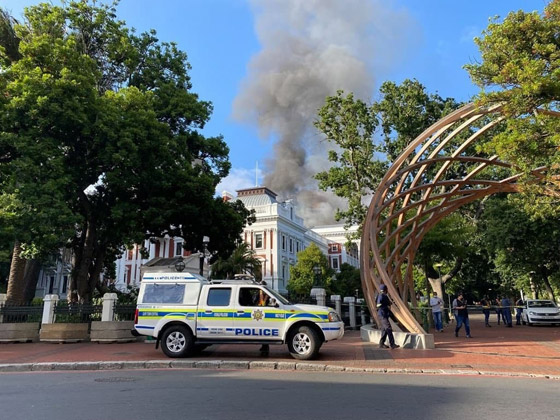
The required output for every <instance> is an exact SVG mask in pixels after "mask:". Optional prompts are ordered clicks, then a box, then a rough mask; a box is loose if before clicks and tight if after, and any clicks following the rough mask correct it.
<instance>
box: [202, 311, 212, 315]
mask: <svg viewBox="0 0 560 420" xmlns="http://www.w3.org/2000/svg"><path fill="white" fill-rule="evenodd" d="M204 313H205V314H211V313H212V311H204Z"/></svg>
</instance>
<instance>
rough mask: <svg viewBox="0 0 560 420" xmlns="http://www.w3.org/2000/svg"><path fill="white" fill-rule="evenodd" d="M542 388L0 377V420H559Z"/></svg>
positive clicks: (502, 383) (119, 374) (383, 381)
mask: <svg viewBox="0 0 560 420" xmlns="http://www.w3.org/2000/svg"><path fill="white" fill-rule="evenodd" d="M559 396H560V382H558V381H553V380H545V379H521V378H505V377H504V378H497V377H473V376H442V375H437V376H435V375H434V376H429V375H389V374H383V375H375V374H358V373H342V372H341V373H328V372H321V373H314V372H294V371H286V372H278V371H247V370H243V371H217V370H173V371H169V370H150V371H122V370H121V371H107V372H102V371H96V372H68V373H66V372H48V373H47V372H38V373H13V374H1V375H0V418H1V419H9V420H30V419H42V420H113V419H115V420H116V419H119V420H120V419H134V420H155V419H193V420H195V419H196V420H205V419H220V420H237V419H239V420H241V419H242V420H251V419H255V420H262V419H305V420H307V419H321V420H327V419H336V420H339V419H352V420H357V419H384V420H386V419H412V420H422V419H427V420H438V419H446V420H449V419H453V420H466V419H469V420H473V419H508V420H514V419H523V420H527V419H531V420H544V419H558V418H559V417H560V404H559V402H558V401H559Z"/></svg>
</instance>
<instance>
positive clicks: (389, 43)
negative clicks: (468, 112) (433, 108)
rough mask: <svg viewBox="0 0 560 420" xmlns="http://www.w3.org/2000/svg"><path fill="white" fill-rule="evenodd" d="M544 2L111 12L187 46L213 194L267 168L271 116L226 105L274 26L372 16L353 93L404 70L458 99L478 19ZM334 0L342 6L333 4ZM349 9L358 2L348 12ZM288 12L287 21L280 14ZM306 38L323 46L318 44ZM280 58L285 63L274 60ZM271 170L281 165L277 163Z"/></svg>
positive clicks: (242, 86)
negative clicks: (220, 174) (212, 161)
mask: <svg viewBox="0 0 560 420" xmlns="http://www.w3.org/2000/svg"><path fill="white" fill-rule="evenodd" d="M35 3H38V1H26V0H2V6H3V7H5V8H7V9H8V10H10V11H11V12H12V13H13V14H14V15H15V16H19V15H21V12H22V9H23V7H24V6H27V5H31V4H35ZM55 3H56V1H55ZM311 4H312V5H314V7H316V9H317V10H319V9H323V10H322V12H324V13H326V14H324V15H323V17H322V19H323V20H322V21H321V20H320V19H319V20H317V21H314V20H312V18H310V19H309V22H312V23H313V25H315V26H314V27H313V31H311V30H307V29H301V28H300V29H299V30H296V31H292V29H291V28H290V25H291V24H292V23H293V22H296V23H298V20H297V19H294V14H297V12H298V11H303V12H307V13H313V8H310V7H309V5H311ZM546 4H547V2H546V1H544V0H484V1H482V0H469V1H453V0H265V1H263V0H254V1H252V0H159V1H154V0H122V1H121V3H120V5H119V6H118V12H119V18H121V19H123V20H125V21H126V22H127V24H128V25H129V26H133V27H135V28H136V29H137V30H138V31H145V30H148V29H150V28H153V29H155V30H156V31H157V33H158V35H159V37H160V39H161V40H164V41H175V42H177V43H178V45H179V47H180V48H181V49H182V50H184V51H186V52H187V54H188V56H189V61H190V63H191V65H192V71H191V76H192V82H193V91H194V92H197V93H198V94H199V95H200V97H201V98H202V99H204V100H209V101H211V102H213V104H214V114H213V116H212V119H211V121H210V123H209V124H208V125H207V127H206V128H205V133H206V134H207V135H217V134H222V135H223V136H224V138H225V140H226V142H227V143H228V145H229V147H230V160H231V162H232V165H233V170H232V173H231V175H230V177H228V179H227V180H225V181H224V183H223V184H222V185H220V186H219V188H218V190H219V191H218V193H219V192H221V190H222V189H227V190H229V191H234V190H235V189H238V188H243V187H245V188H246V187H251V186H253V185H254V184H255V165H256V163H257V162H258V166H259V169H260V172H259V174H260V175H259V182H260V183H262V182H263V178H264V176H265V175H266V173H263V169H265V168H269V169H271V165H272V163H271V162H274V161H275V160H276V158H275V157H274V153H278V150H279V149H278V150H276V152H275V150H274V147H273V145H274V144H275V143H276V142H277V141H278V138H279V137H281V135H280V134H278V133H277V132H275V129H276V127H278V124H277V123H276V122H267V123H264V125H262V124H261V125H259V123H258V121H260V120H259V118H256V117H255V116H254V113H255V112H256V113H259V112H260V111H259V109H258V108H256V110H255V109H252V110H248V111H247V112H246V115H244V116H243V115H242V116H241V117H240V116H239V115H238V114H239V113H241V114H243V111H241V112H237V113H234V112H233V106H234V105H233V104H234V102H235V101H236V98H238V100H239V98H240V96H243V92H245V93H246V94H247V95H249V93H247V86H248V85H249V86H250V85H251V83H252V82H253V81H252V78H253V76H254V75H255V73H254V72H252V71H251V70H250V68H251V67H250V66H251V64H250V63H251V62H252V60H255V58H257V59H258V57H259V54H262V53H263V49H266V48H267V43H268V47H271V46H274V40H273V39H272V35H271V34H275V33H276V32H274V31H284V34H286V33H289V34H295V35H296V36H299V37H300V38H301V37H305V36H307V35H310V36H316V35H317V33H321V31H324V34H326V37H327V38H328V37H329V33H330V32H331V31H332V32H333V33H336V30H337V29H338V30H340V27H337V26H336V24H335V23H333V25H332V27H331V26H330V21H329V20H328V16H331V18H332V17H333V16H334V17H337V16H336V14H338V15H341V14H345V13H346V10H347V9H348V13H349V14H352V13H353V16H352V17H351V18H350V17H349V22H350V23H352V22H351V20H350V19H360V18H361V17H363V16H366V15H367V16H371V22H372V25H374V26H375V25H377V26H376V28H375V30H374V31H370V30H369V29H368V28H367V25H368V24H369V23H368V21H367V19H365V18H364V19H362V21H360V22H358V23H356V28H357V27H358V26H359V25H362V27H361V28H362V29H361V30H362V31H363V33H364V34H366V36H371V37H372V40H371V41H372V42H371V43H369V44H368V43H367V42H365V41H364V42H362V41H363V40H361V39H356V38H359V37H360V36H361V34H360V32H356V34H357V35H358V36H357V37H354V38H352V37H350V36H349V37H348V39H347V40H348V42H350V43H352V42H354V43H355V44H356V45H354V47H355V48H354V47H352V48H353V49H352V51H353V52H354V53H356V52H361V53H365V55H367V56H368V57H367V58H366V59H365V61H364V62H365V68H366V70H367V72H368V74H367V75H365V76H364V78H365V79H367V80H365V81H364V82H363V83H358V84H356V85H355V86H358V87H361V88H362V89H361V92H360V93H359V95H358V96H361V97H363V98H364V99H368V100H371V99H375V98H376V93H375V92H376V89H377V88H378V87H379V85H380V84H381V83H382V82H383V81H385V80H392V81H395V82H401V81H402V80H404V79H405V78H416V79H418V80H419V81H420V82H421V83H422V84H424V85H425V86H426V87H427V90H428V92H436V91H437V92H438V93H439V94H440V95H441V96H443V97H448V96H451V97H455V98H456V99H458V100H462V101H467V100H468V99H469V98H470V97H471V96H472V95H473V94H475V93H476V92H477V88H476V87H475V86H473V85H472V84H471V82H470V80H469V78H468V75H467V73H466V72H465V71H464V70H463V69H462V66H463V65H464V64H465V63H468V62H472V61H474V60H476V59H477V58H478V51H477V48H476V46H475V45H474V42H473V40H472V39H473V37H474V36H477V35H479V34H480V33H481V31H482V30H483V29H484V28H485V27H486V26H487V24H488V19H489V17H491V16H495V15H500V16H505V15H506V14H507V13H508V12H509V11H512V10H518V9H523V10H529V11H531V10H538V11H542V10H543V8H544V6H545V5H546ZM286 5H287V6H286ZM329 5H332V6H333V13H335V15H333V14H331V15H328V13H327V12H328V10H326V9H328V8H329V7H330V6H329ZM341 5H344V6H343V7H342V8H341V7H340V6H341ZM364 5H365V6H367V7H368V8H369V9H368V10H369V11H368V12H367V13H366V12H364V13H362V12H361V11H360V10H359V8H360V7H364ZM354 6H355V7H354ZM353 7H354V9H356V8H357V10H352V8H353ZM287 9H289V10H287ZM305 9H307V10H305ZM325 10H326V11H325ZM303 12H302V13H303ZM267 13H268V14H269V18H268V20H267ZM368 13H370V14H371V15H368ZM270 16H273V17H274V19H270ZM259 18H260V20H259ZM284 18H285V19H286V20H285V21H283V19H284ZM289 19H293V21H292V20H290V22H288V20H289ZM300 23H301V22H300ZM343 23H345V24H346V23H348V22H343ZM257 24H258V25H259V28H257V27H256V25H257ZM267 25H268V27H267ZM321 25H322V26H321ZM348 27H353V26H351V25H350V26H347V27H346V28H348ZM267 31H268V32H267ZM298 31H299V32H298ZM346 32H348V30H347V31H346ZM331 35H332V34H331ZM342 38H345V37H342ZM373 38H375V39H373ZM333 39H335V38H333ZM300 41H301V40H300ZM341 42H342V43H343V42H346V39H345V40H343V41H341ZM335 43H336V42H335ZM358 44H359V45H358ZM311 45H312V46H313V45H322V47H325V45H323V44H321V42H318V43H313V44H311ZM275 47H276V48H278V45H275ZM280 47H281V46H280ZM263 57H264V58H263ZM265 59H266V56H262V57H261V69H262V67H263V65H262V61H263V60H265ZM280 64H281V65H282V64H283V65H285V64H286V63H285V62H283V63H282V62H281V60H280ZM274 65H275V62H271V63H270V64H269V65H268V68H267V70H266V71H268V72H274V71H275V69H274ZM327 80H337V79H336V78H334V79H332V78H331V79H327ZM334 84H335V83H334V82H333V83H332V86H329V88H332V90H333V91H334V90H336V89H338V88H339V87H342V88H347V86H334ZM350 86H352V85H351V84H350ZM262 88H263V86H262V85H261V86H260V87H259V86H256V87H255V89H256V90H253V91H252V93H253V94H257V95H259V94H261V93H262ZM259 89H261V90H259ZM287 91H288V92H289V90H287ZM247 95H245V98H244V101H240V102H239V103H238V105H237V106H238V107H240V108H243V107H244V106H246V105H247V103H248V102H247V101H248V100H249V103H251V99H250V95H249V96H247ZM248 97H249V99H248ZM255 100H256V99H255ZM296 105H297V104H296ZM290 106H291V107H293V105H290ZM315 109H316V108H315ZM261 110H262V109H261ZM269 111H270V109H268V108H267V112H269ZM273 113H274V112H272V114H273ZM234 114H237V115H235V116H234ZM251 115H252V116H251ZM271 118H274V115H272V117H271ZM241 119H243V120H244V121H241ZM257 120H258V121H257ZM261 123H262V121H261ZM307 123H309V121H307ZM308 125H311V124H310V123H309V124H308ZM259 134H260V137H259ZM302 136H303V137H306V136H307V137H311V138H314V136H316V134H313V129H312V128H309V127H308V129H306V131H304V134H302ZM311 143H312V141H308V142H307V143H306V144H305V146H304V147H305V148H313V147H317V145H316V144H315V145H312V144H311ZM313 156H315V155H314V154H313V152H309V151H308V153H307V154H306V159H312V158H313ZM317 156H318V155H317ZM267 160H268V163H267ZM275 170H277V171H281V168H280V169H279V168H278V167H277V168H276V169H275ZM284 170H285V169H284ZM278 185H280V184H278ZM279 188H280V187H279ZM294 194H295V193H294Z"/></svg>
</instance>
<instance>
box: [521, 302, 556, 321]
mask: <svg viewBox="0 0 560 420" xmlns="http://www.w3.org/2000/svg"><path fill="white" fill-rule="evenodd" d="M521 322H522V323H523V325H525V324H528V325H533V324H556V325H560V310H559V309H558V306H556V304H555V303H554V302H553V301H551V300H544V299H532V300H527V301H526V302H525V304H524V307H523V312H522V314H521Z"/></svg>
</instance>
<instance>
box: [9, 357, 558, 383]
mask: <svg viewBox="0 0 560 420" xmlns="http://www.w3.org/2000/svg"><path fill="white" fill-rule="evenodd" d="M123 369H127V370H134V369H214V370H216V369H226V370H284V371H294V370H298V371H307V372H352V373H373V374H380V373H385V374H410V375H418V374H425V375H471V376H477V375H480V376H500V377H520V378H538V379H552V380H560V375H546V374H536V373H525V372H494V371H477V370H461V369H407V368H360V367H350V366H348V367H346V366H340V365H327V364H320V363H308V362H271V361H248V360H245V361H233V360H204V361H200V360H149V361H113V362H41V363H2V364H0V373H13V372H54V371H92V370H123Z"/></svg>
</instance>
